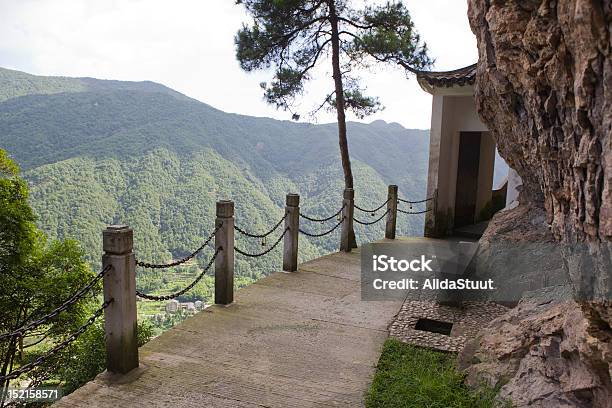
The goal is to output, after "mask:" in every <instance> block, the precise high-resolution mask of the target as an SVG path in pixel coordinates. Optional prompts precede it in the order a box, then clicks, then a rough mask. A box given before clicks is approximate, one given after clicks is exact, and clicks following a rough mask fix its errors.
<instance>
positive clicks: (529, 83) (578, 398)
mask: <svg viewBox="0 0 612 408" xmlns="http://www.w3.org/2000/svg"><path fill="white" fill-rule="evenodd" d="M468 13H469V19H470V25H471V27H472V30H473V32H474V33H475V35H476V37H477V41H478V51H479V64H478V70H477V78H476V84H475V90H476V92H475V93H476V103H477V107H478V110H479V113H480V115H481V118H482V119H483V121H484V122H485V123H486V124H487V126H488V127H489V129H490V131H491V132H492V134H493V135H494V137H495V139H496V141H497V145H498V147H499V152H500V154H501V155H502V157H504V159H505V160H506V161H507V163H508V164H509V165H510V166H511V167H513V168H514V169H516V171H517V172H518V174H519V175H520V176H521V178H522V180H523V191H522V192H521V198H520V201H521V203H522V205H528V206H530V207H534V208H542V209H543V210H545V213H546V216H547V221H548V223H549V224H550V226H551V231H552V233H553V235H554V237H555V239H556V240H557V241H558V242H559V245H560V246H561V247H562V251H563V255H564V267H565V268H566V269H567V273H568V274H569V277H570V280H571V284H572V288H573V295H574V299H575V301H576V302H575V303H574V302H573V301H572V302H569V303H566V304H565V305H564V306H563V308H568V309H563V311H562V313H559V314H558V315H555V316H561V318H558V319H556V320H555V319H553V320H555V322H556V325H555V329H554V330H553V332H554V336H557V337H556V340H554V341H562V340H563V339H573V340H572V341H569V340H568V341H566V342H565V343H564V344H565V345H566V346H567V347H565V348H563V347H561V348H559V347H557V346H555V347H556V348H555V347H552V346H550V344H548V343H550V341H552V340H550V336H548V335H542V333H538V332H537V331H536V330H535V329H536V328H535V326H533V325H531V324H528V322H530V321H532V320H533V319H536V320H537V319H539V318H540V317H542V316H543V315H542V314H541V313H553V314H554V312H550V311H548V312H545V311H538V310H535V309H533V308H532V309H533V310H531V311H530V312H528V311H527V310H528V309H529V307H528V304H523V305H522V306H520V307H522V309H521V313H518V314H517V315H516V316H515V317H514V319H513V320H512V321H513V322H514V324H516V325H517V330H516V332H515V333H514V335H516V336H521V338H523V339H528V341H527V340H526V341H525V342H524V343H521V346H520V347H519V349H521V350H522V351H521V352H518V351H516V350H515V353H514V357H515V358H518V360H516V361H515V363H516V364H514V365H513V367H514V370H510V371H507V372H505V374H504V375H505V376H509V377H510V380H509V379H508V378H506V379H505V380H504V381H509V383H508V385H507V386H506V387H515V389H514V390H512V392H508V388H506V392H505V394H506V395H509V396H511V397H512V399H513V400H514V401H515V403H516V404H517V405H518V406H538V405H539V406H551V407H552V406H555V407H556V406H561V405H555V404H557V403H558V401H561V400H563V401H567V404H568V405H566V406H602V407H603V406H609V405H606V404H609V398H610V396H611V395H612V391H611V390H612V385H611V384H610V373H611V372H612V349H611V347H610V341H611V338H612V336H611V329H610V325H611V324H612V305H611V303H610V299H612V136H611V134H612V58H611V48H612V44H611V38H612V1H610V0H603V1H595V0H557V1H553V0H469V12H468ZM516 222H517V223H520V222H521V220H520V219H517V220H516ZM547 310H548V309H547ZM534 316H539V317H534ZM570 318H571V319H573V320H572V322H573V323H572V322H568V320H567V319H570ZM519 322H523V323H522V324H521V323H519ZM499 329H500V327H499V326H498V327H495V326H493V327H492V328H491V330H490V332H489V334H483V336H482V337H481V339H480V347H481V350H480V351H481V352H482V354H483V355H487V356H488V358H489V361H493V360H497V361H498V362H501V361H505V362H507V361H508V360H504V359H503V358H502V357H499V358H498V355H497V354H496V353H495V351H494V349H495V347H493V346H492V345H491V344H492V343H491V342H488V341H487V339H486V338H485V337H486V336H487V335H490V334H493V335H494V334H495V333H496V332H495V331H496V330H497V334H500V332H499ZM521 333H522V334H521ZM508 339H509V338H508ZM546 339H548V340H546ZM560 339H561V340H560ZM574 340H575V341H574ZM547 342H548V343H547ZM587 343H588V345H587ZM555 344H556V343H555ZM498 346H499V345H498ZM498 346H496V347H498ZM551 347H552V348H551ZM510 348H511V347H510ZM553 349H554V350H553ZM487 350H488V351H489V352H487ZM541 350H553V351H551V353H548V354H547V353H546V352H541V353H540V354H539V355H541V356H542V358H544V359H545V360H546V359H547V358H551V359H552V358H553V357H552V356H553V355H554V356H558V358H559V359H560V360H559V361H556V362H555V367H556V369H549V370H544V374H543V375H544V376H546V377H547V378H548V379H550V380H551V384H556V392H553V393H552V394H555V395H556V396H557V397H558V398H557V399H555V398H548V397H547V396H550V395H552V394H551V392H552V391H550V390H547V391H542V392H541V393H538V392H535V391H534V390H533V387H531V388H529V387H528V386H527V385H528V384H527V383H528V382H529V381H528V377H525V378H524V379H523V382H521V381H518V380H517V376H524V375H525V372H522V373H521V371H520V370H519V369H518V367H519V366H520V365H521V364H525V365H529V361H528V360H526V356H529V355H533V354H534V353H535V354H537V353H538V352H539V351H541ZM478 353H479V352H478V351H477V350H471V355H472V356H474V355H476V354H478ZM464 357H466V356H464ZM554 358H557V357H554ZM468 360H469V359H468ZM481 361H482V360H481ZM551 361H552V360H551ZM576 361H579V362H580V363H581V365H580V367H581V370H582V371H581V373H582V374H580V375H578V376H576V375H574V376H573V377H572V379H571V381H563V380H562V379H561V377H562V376H563V375H567V373H568V372H569V371H568V370H570V371H571V370H572V367H574V368H575V367H577V365H576V364H575V363H576ZM481 364H482V362H481ZM497 367H499V366H497ZM480 368H483V366H481V367H480ZM481 371H482V370H481ZM485 371H486V370H485ZM563 373H565V374H563ZM493 377H495V378H497V380H500V379H501V375H497V376H495V375H493ZM568 378H569V377H568ZM587 378H590V379H592V381H587ZM521 387H523V388H524V390H525V391H526V392H527V393H529V394H528V395H522V396H521V398H518V396H519V395H520V394H521V392H520V391H521ZM530 390H531V391H530ZM536 394H537V395H536ZM547 401H548V402H547ZM551 401H557V402H551ZM572 404H574V405H572Z"/></svg>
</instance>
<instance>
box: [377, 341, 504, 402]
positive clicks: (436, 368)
mask: <svg viewBox="0 0 612 408" xmlns="http://www.w3.org/2000/svg"><path fill="white" fill-rule="evenodd" d="M496 394H497V390H493V389H491V388H482V389H480V390H471V389H469V388H467V387H466V386H465V385H464V384H463V375H462V374H460V373H459V372H457V370H456V366H455V355H454V354H447V353H441V352H437V351H431V350H426V349H422V348H418V347H414V346H410V345H407V344H404V343H401V342H399V341H397V340H395V339H389V340H387V341H386V342H385V345H384V348H383V353H382V355H381V356H380V360H379V361H378V366H377V370H376V375H375V376H374V382H373V383H372V387H371V388H370V391H369V393H368V395H367V396H366V407H368V408H413V407H414V408H423V407H427V408H463V407H466V408H489V407H494V406H496V405H495V396H496Z"/></svg>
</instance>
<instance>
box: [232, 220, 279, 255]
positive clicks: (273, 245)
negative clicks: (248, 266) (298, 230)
mask: <svg viewBox="0 0 612 408" xmlns="http://www.w3.org/2000/svg"><path fill="white" fill-rule="evenodd" d="M287 231H289V227H287V228H285V230H284V231H283V233H282V234H281V236H280V237H278V239H277V240H276V242H275V243H274V244H272V246H271V247H270V248H268V249H266V250H265V251H263V252H260V253H258V254H250V253H248V252H244V251H243V250H241V249H240V248H238V247H234V251H236V252H238V253H239V254H240V255H244V256H248V257H249V258H259V257H260V256H264V255H266V254H268V252H270V251H272V250H273V249H274V248H276V246H277V245H278V244H279V242H281V240H282V239H283V237H284V236H285V234H286V233H287Z"/></svg>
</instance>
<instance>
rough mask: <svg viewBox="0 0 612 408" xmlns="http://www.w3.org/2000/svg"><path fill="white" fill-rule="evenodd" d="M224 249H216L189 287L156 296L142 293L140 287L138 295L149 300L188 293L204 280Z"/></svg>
mask: <svg viewBox="0 0 612 408" xmlns="http://www.w3.org/2000/svg"><path fill="white" fill-rule="evenodd" d="M222 250H223V248H221V247H219V248H217V250H216V251H215V254H214V255H213V257H212V258H211V259H210V261H209V262H208V264H207V265H206V267H204V270H202V272H201V273H200V274H199V275H198V277H197V278H195V280H194V281H193V282H191V283H190V284H189V285H188V286H187V287H185V288H184V289H182V290H179V291H178V292H175V293H172V294H169V295H160V296H156V295H147V294H146V293H142V292H140V291H139V290H138V289H136V296H138V297H141V298H143V299H148V300H157V301H160V300H170V299H174V298H177V297H179V296H181V295H183V294H184V293H187V292H188V291H190V290H191V289H192V288H193V287H194V286H195V285H196V284H197V283H198V282H199V281H200V280H202V278H203V277H204V275H206V272H208V270H209V269H210V267H211V266H212V264H213V262H215V259H216V258H217V255H218V254H219V252H221V251H222Z"/></svg>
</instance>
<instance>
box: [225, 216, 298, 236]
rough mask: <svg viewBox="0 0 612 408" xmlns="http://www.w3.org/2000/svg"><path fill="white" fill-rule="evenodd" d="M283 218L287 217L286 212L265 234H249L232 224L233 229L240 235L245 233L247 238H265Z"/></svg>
mask: <svg viewBox="0 0 612 408" xmlns="http://www.w3.org/2000/svg"><path fill="white" fill-rule="evenodd" d="M285 218H287V214H285V215H284V216H283V218H281V219H280V221H278V222H277V223H276V225H275V226H274V227H272V229H271V230H270V231H268V232H266V233H265V234H251V233H250V232H246V231H245V230H243V229H242V228H239V227H237V226H236V225H234V229H235V230H236V231H238V232H239V233H241V234H242V235H245V236H247V237H249V238H265V237H267V236H268V235H270V234H271V233H273V232H274V231H276V229H277V228H278V227H280V225H281V224H282V223H283V221H285Z"/></svg>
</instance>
